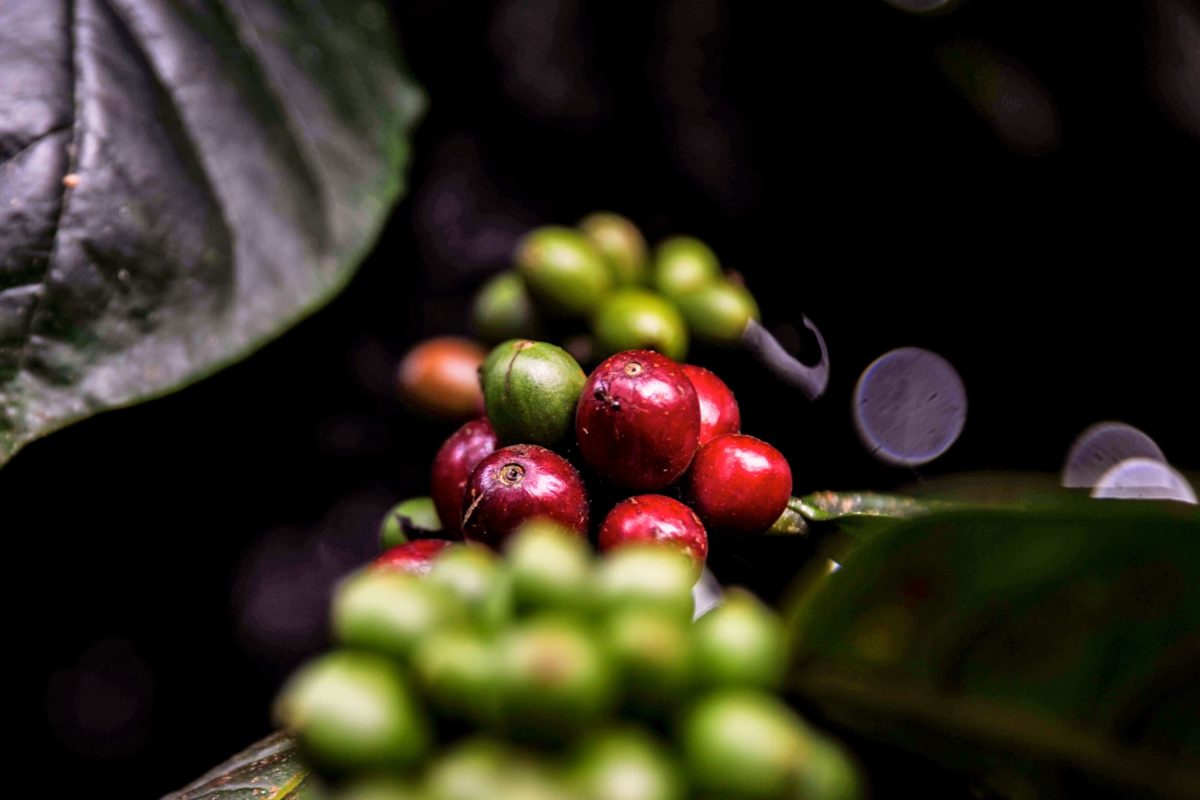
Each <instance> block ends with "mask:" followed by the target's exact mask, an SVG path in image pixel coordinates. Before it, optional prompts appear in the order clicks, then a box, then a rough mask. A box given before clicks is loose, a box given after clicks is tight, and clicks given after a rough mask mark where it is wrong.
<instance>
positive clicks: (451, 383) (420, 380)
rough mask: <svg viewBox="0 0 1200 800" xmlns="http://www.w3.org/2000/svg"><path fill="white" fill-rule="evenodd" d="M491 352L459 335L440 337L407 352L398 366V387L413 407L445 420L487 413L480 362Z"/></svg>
mask: <svg viewBox="0 0 1200 800" xmlns="http://www.w3.org/2000/svg"><path fill="white" fill-rule="evenodd" d="M485 355H487V351H485V350H484V349H483V348H482V347H481V346H480V345H479V344H477V343H476V342H473V341H471V340H470V339H462V338H459V337H457V336H438V337H435V338H433V339H427V340H426V341H423V342H421V343H420V344H418V345H417V346H416V347H414V348H413V349H412V350H409V351H408V353H406V354H405V356H404V358H403V359H402V360H401V361H400V366H399V367H398V368H397V369H396V386H397V388H398V390H399V392H400V397H401V399H403V400H404V402H405V403H407V404H408V405H409V406H410V407H412V408H414V409H415V410H417V411H421V412H424V413H426V414H429V415H432V416H435V417H442V418H444V419H466V418H468V417H472V416H474V415H476V414H482V413H483V389H482V388H481V387H480V385H479V365H480V364H482V363H483V357H484V356H485Z"/></svg>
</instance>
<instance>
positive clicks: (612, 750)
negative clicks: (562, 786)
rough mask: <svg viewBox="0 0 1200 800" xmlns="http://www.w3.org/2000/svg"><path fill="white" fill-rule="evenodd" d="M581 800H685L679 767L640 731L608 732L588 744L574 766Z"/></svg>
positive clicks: (572, 776) (575, 758) (574, 782)
mask: <svg viewBox="0 0 1200 800" xmlns="http://www.w3.org/2000/svg"><path fill="white" fill-rule="evenodd" d="M570 772H571V785H572V786H574V787H575V788H576V789H577V791H578V792H579V795H580V798H581V800H683V798H684V797H685V794H686V790H687V784H686V782H685V781H684V779H683V774H682V771H681V770H680V768H679V764H678V763H676V761H675V759H674V758H673V757H672V756H671V754H670V753H668V752H667V751H666V749H665V748H664V747H663V746H662V745H661V744H659V743H658V741H656V740H655V739H654V738H653V737H651V736H649V735H648V734H646V733H643V732H642V731H639V730H637V729H621V730H615V731H606V732H604V733H601V734H599V735H597V736H595V737H593V738H592V739H589V740H588V741H587V742H585V743H584V744H583V745H582V746H581V747H580V749H579V750H578V752H577V753H576V754H575V757H574V759H573V762H572V765H571V769H570Z"/></svg>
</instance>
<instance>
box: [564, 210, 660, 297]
mask: <svg viewBox="0 0 1200 800" xmlns="http://www.w3.org/2000/svg"><path fill="white" fill-rule="evenodd" d="M579 228H580V230H582V231H583V232H584V234H585V235H586V236H587V237H588V239H590V240H591V241H592V244H594V245H595V246H596V249H597V250H599V251H600V252H601V253H603V254H604V257H605V259H606V260H607V261H608V266H609V268H610V269H611V270H612V273H613V280H614V282H615V283H616V284H617V285H618V286H621V285H625V284H631V283H645V281H646V262H647V260H648V257H647V253H646V240H645V239H644V238H643V237H642V232H641V231H639V230H638V229H637V226H636V225H634V224H633V223H632V222H630V221H629V220H628V219H626V218H625V217H622V216H621V215H620V214H613V213H611V212H607V211H597V212H596V213H594V214H588V215H587V216H586V217H584V218H583V219H581V220H580V221H579Z"/></svg>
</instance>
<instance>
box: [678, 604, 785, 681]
mask: <svg viewBox="0 0 1200 800" xmlns="http://www.w3.org/2000/svg"><path fill="white" fill-rule="evenodd" d="M695 643H696V679H697V682H698V683H699V684H700V685H702V686H710V687H716V686H750V687H757V688H761V689H776V688H778V687H779V686H780V684H781V683H782V682H783V670H784V660H785V655H784V653H785V648H784V634H783V625H782V623H781V622H780V621H779V618H778V617H777V616H775V614H774V613H773V612H772V611H771V610H770V609H769V608H767V607H766V606H764V605H763V604H762V603H760V602H759V601H758V599H757V598H755V597H754V596H753V595H752V594H750V593H749V592H747V591H745V590H744V589H730V590H729V591H728V592H726V593H725V600H724V602H723V603H722V604H721V605H720V606H718V607H717V608H715V609H713V610H712V611H710V612H709V613H707V614H705V615H704V616H703V617H701V618H700V619H699V620H698V621H697V622H696V631H695Z"/></svg>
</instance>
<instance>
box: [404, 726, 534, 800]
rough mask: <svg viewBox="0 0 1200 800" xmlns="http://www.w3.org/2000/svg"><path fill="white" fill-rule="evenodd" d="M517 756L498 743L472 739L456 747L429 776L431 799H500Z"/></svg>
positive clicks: (426, 792)
mask: <svg viewBox="0 0 1200 800" xmlns="http://www.w3.org/2000/svg"><path fill="white" fill-rule="evenodd" d="M512 759H513V753H512V752H511V751H510V750H509V748H507V747H505V746H504V745H502V744H500V743H499V742H497V741H494V740H492V739H487V738H482V737H480V738H472V739H468V740H467V741H465V742H462V743H460V744H458V745H455V746H454V747H453V748H451V749H450V751H449V752H447V753H446V754H445V755H443V756H442V757H441V758H439V759H438V760H437V761H436V762H434V764H433V766H431V767H430V769H429V772H428V773H427V774H426V776H425V797H426V798H427V800H497V798H500V797H503V795H502V794H500V787H502V786H503V785H504V782H505V779H506V778H507V775H508V769H509V765H510V764H511V763H512Z"/></svg>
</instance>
